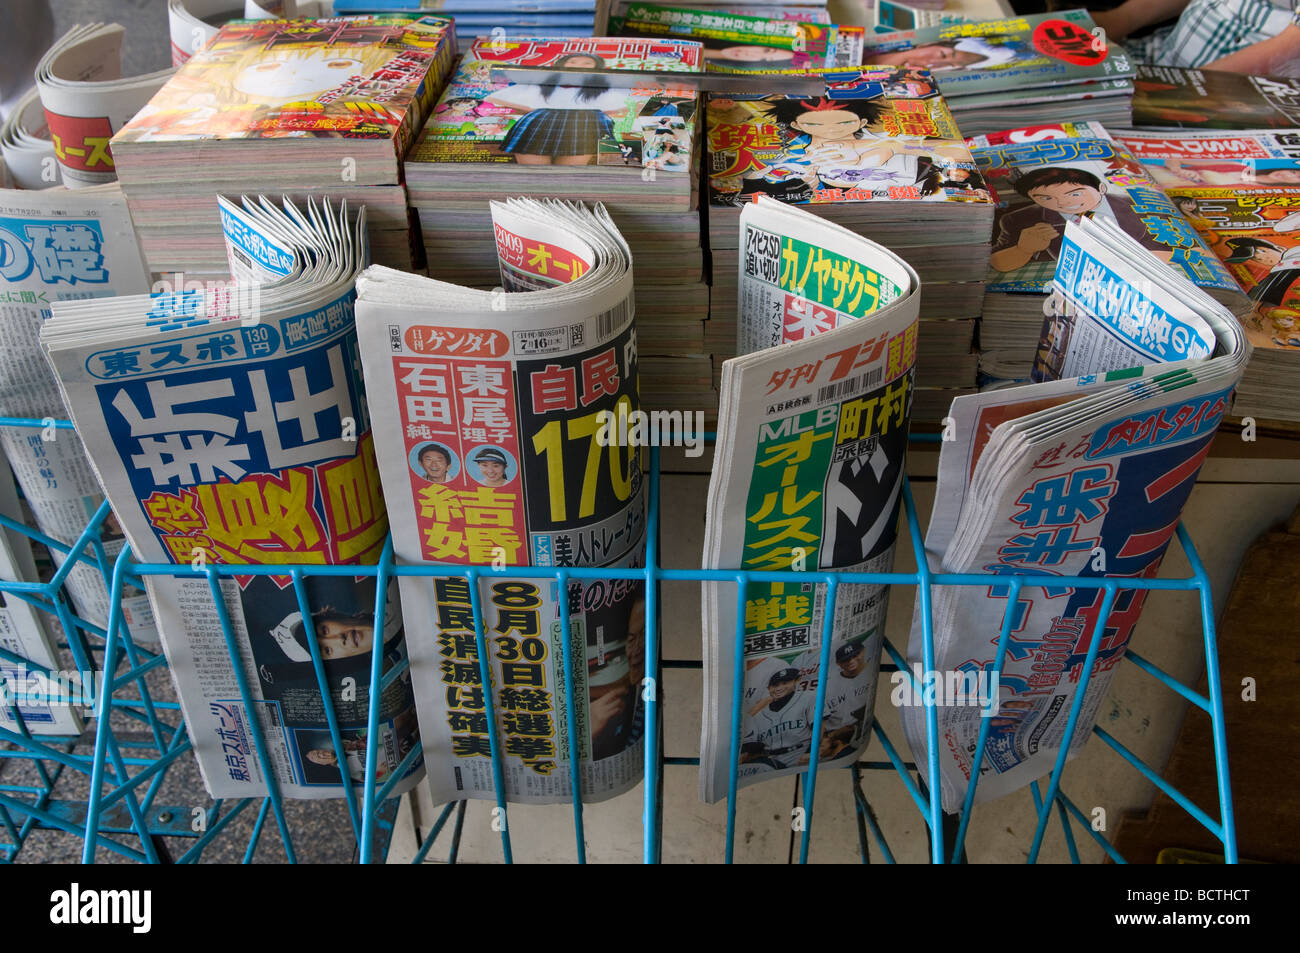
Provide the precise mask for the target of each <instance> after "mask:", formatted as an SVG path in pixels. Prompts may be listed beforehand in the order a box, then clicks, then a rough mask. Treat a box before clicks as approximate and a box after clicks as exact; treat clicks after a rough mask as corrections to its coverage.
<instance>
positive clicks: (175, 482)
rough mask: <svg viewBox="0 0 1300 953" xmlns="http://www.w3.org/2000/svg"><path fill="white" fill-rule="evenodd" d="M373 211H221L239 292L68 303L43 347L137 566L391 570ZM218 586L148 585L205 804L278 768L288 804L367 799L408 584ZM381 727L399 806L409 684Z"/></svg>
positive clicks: (257, 787) (261, 783)
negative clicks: (377, 443) (361, 341)
mask: <svg viewBox="0 0 1300 953" xmlns="http://www.w3.org/2000/svg"><path fill="white" fill-rule="evenodd" d="M364 211H365V210H364V209H362V210H361V211H360V212H359V213H358V214H357V215H355V216H349V215H348V214H347V209H346V206H343V207H337V206H332V205H331V204H330V203H329V202H328V200H326V201H325V202H323V203H317V202H315V201H310V202H308V203H307V205H306V211H305V212H304V211H301V210H300V209H299V208H297V207H296V206H295V205H293V203H291V202H289V201H287V200H286V201H285V202H284V206H283V208H280V207H278V206H276V205H275V204H273V203H271V202H269V201H267V200H266V199H260V200H258V201H246V202H245V203H244V205H243V206H242V207H241V206H238V205H235V204H234V203H231V202H225V201H223V204H222V214H223V216H224V217H225V218H227V219H228V220H229V222H230V225H229V227H228V228H227V233H228V234H229V235H231V236H232V244H231V257H230V263H231V269H232V272H233V274H234V275H235V281H234V282H233V283H232V284H230V285H228V286H227V287H212V286H210V287H208V288H207V289H205V290H204V291H184V292H167V293H157V294H153V295H124V296H120V297H117V298H111V299H107V300H103V301H95V302H75V301H71V302H66V303H62V302H56V303H55V304H54V308H53V310H54V316H53V317H52V318H51V319H50V320H49V321H48V322H46V324H45V326H44V327H43V328H42V330H41V343H42V344H43V345H44V347H45V348H46V350H47V352H48V356H49V360H50V363H51V364H52V365H53V367H54V371H55V373H56V375H57V376H58V379H59V383H60V385H61V386H62V389H63V394H64V398H65V401H66V403H67V408H68V410H69V412H70V413H71V415H72V419H73V422H74V423H75V424H76V427H77V432H78V433H80V434H82V435H83V437H84V439H85V441H86V449H87V451H88V453H89V455H90V459H91V461H92V463H93V465H94V468H95V471H96V473H97V474H98V476H99V478H100V480H101V482H102V484H103V486H104V489H105V491H106V492H107V494H108V498H109V501H110V502H111V503H112V504H113V509H114V512H115V513H116V514H117V516H118V517H119V519H120V520H121V523H122V527H123V529H124V530H125V531H126V534H127V538H128V539H129V540H130V543H131V549H132V552H133V554H134V555H135V557H136V558H137V559H139V560H141V561H144V562H150V563H177V564H180V565H183V566H185V567H186V568H190V567H198V568H202V567H203V566H205V565H208V564H213V563H225V564H242V565H249V566H250V568H252V567H259V568H260V567H264V566H267V565H271V566H276V565H282V564H302V563H306V564H309V565H321V566H328V565H364V564H373V563H375V562H377V561H378V560H379V558H380V555H381V553H382V551H383V547H384V540H385V537H386V535H387V532H388V518H387V515H386V513H385V510H384V502H383V495H382V493H381V492H380V488H379V475H378V472H377V469H376V463H375V449H374V444H373V441H372V439H371V434H370V429H369V422H368V420H367V417H366V404H365V399H364V395H363V391H362V384H361V369H360V368H361V361H360V355H359V354H358V345H357V333H356V326H355V324H354V322H353V301H354V298H355V291H354V287H353V286H354V281H355V278H356V275H357V273H358V272H359V271H360V270H361V267H362V265H363V264H364V247H365V214H364ZM236 242H237V243H238V244H236ZM219 585H220V588H221V594H222V596H223V597H224V598H223V599H222V600H221V601H220V602H217V603H214V600H213V593H212V590H211V589H210V588H209V583H208V581H207V580H206V579H204V578H202V577H199V578H182V577H173V576H150V577H148V578H147V579H146V586H147V588H148V592H149V598H150V600H151V603H152V605H153V608H154V611H155V614H156V616H157V619H158V628H159V631H160V634H161V636H162V640H163V648H164V650H165V651H166V654H167V659H168V662H169V664H170V667H171V671H172V675H173V677H174V679H175V681H176V687H177V693H178V695H179V698H180V704H181V710H182V712H183V713H184V715H185V724H186V726H187V727H188V729H189V733H190V739H191V741H192V742H193V745H194V749H195V751H196V753H197V755H198V760H199V768H200V770H201V772H202V774H203V778H204V782H205V784H206V785H207V788H208V792H209V793H210V794H211V795H212V796H213V797H218V798H220V797H244V796H248V797H254V796H262V795H264V794H265V793H266V791H267V781H268V773H270V774H273V775H274V777H275V779H276V780H277V782H278V785H279V789H280V791H281V792H283V793H285V794H287V795H289V796H293V797H309V798H317V797H331V796H340V795H341V794H343V793H344V792H345V791H348V790H350V788H351V786H352V785H354V784H358V783H359V782H360V781H361V779H362V773H363V768H364V764H363V760H362V755H361V752H363V751H364V750H365V748H366V744H367V741H368V739H367V737H366V724H367V712H368V709H369V704H370V691H371V679H370V670H371V664H372V661H371V660H372V653H377V654H379V655H381V657H382V662H381V664H382V667H383V669H384V670H385V671H386V670H388V669H390V668H392V667H393V666H395V665H397V664H399V663H400V662H401V661H402V659H403V658H404V656H405V645H404V640H403V633H402V615H401V612H400V610H399V608H398V604H397V603H398V598H397V585H396V582H391V581H390V584H389V587H388V590H387V591H386V592H376V584H375V581H374V577H354V576H343V575H330V576H307V577H304V578H303V580H302V581H301V582H298V583H295V582H294V581H293V580H291V579H290V578H289V577H287V576H279V575H273V574H272V575H262V574H258V575H254V574H251V573H250V574H249V575H240V576H230V577H223V578H222V580H221V582H220V583H219ZM378 610H385V611H384V618H383V625H382V627H380V626H379V625H378V623H377V621H376V613H377V611H378ZM377 629H379V631H376V630H377ZM232 653H236V654H237V656H238V658H239V659H240V667H239V668H238V669H236V668H235V667H234V666H232V663H231V654H232ZM241 686H247V687H248V690H249V692H250V693H251V697H252V699H253V700H254V703H255V704H254V710H252V711H250V710H248V708H247V707H246V705H245V704H244V702H243V701H242V699H241ZM325 693H328V694H329V695H330V697H331V698H332V699H333V707H334V710H335V713H336V714H337V730H334V729H331V727H330V725H329V721H328V719H327V717H326V712H325V707H324V704H323V697H324V694H325ZM379 719H380V721H379V734H380V737H378V738H376V739H374V741H375V742H376V744H377V750H378V752H379V758H378V760H377V763H376V764H375V766H374V767H375V774H376V777H377V778H378V779H379V780H380V781H381V782H384V781H386V780H387V779H389V778H391V777H392V776H393V775H394V774H398V773H400V775H401V776H402V778H403V780H402V781H401V782H400V783H399V787H398V788H397V790H398V791H401V790H403V789H404V788H405V787H409V786H411V785H413V784H414V783H415V781H416V779H417V776H418V774H419V755H418V753H416V752H415V751H414V748H415V745H416V742H417V741H418V739H419V732H418V728H417V726H416V719H415V711H414V701H413V697H412V694H411V688H410V683H409V678H408V676H407V674H406V673H403V674H402V675H401V676H399V677H398V678H397V679H396V680H394V681H393V683H392V684H390V685H388V686H387V687H386V688H385V689H384V690H383V698H382V700H381V701H380V703H379ZM408 756H409V757H408Z"/></svg>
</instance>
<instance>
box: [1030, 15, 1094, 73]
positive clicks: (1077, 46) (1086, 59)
mask: <svg viewBox="0 0 1300 953" xmlns="http://www.w3.org/2000/svg"><path fill="white" fill-rule="evenodd" d="M1033 42H1034V49H1036V50H1038V52H1040V53H1042V54H1044V55H1046V56H1050V57H1052V58H1053V59H1057V60H1062V61H1064V62H1066V63H1071V64H1073V65H1074V66H1096V65H1097V64H1098V63H1100V62H1102V61H1103V60H1105V59H1106V56H1107V54H1108V53H1109V52H1110V50H1109V47H1108V43H1107V40H1106V36H1105V34H1104V33H1102V32H1101V31H1100V30H1098V32H1097V33H1096V34H1095V35H1094V34H1092V33H1090V32H1088V31H1087V30H1085V29H1084V28H1083V27H1081V26H1079V25H1078V24H1077V23H1071V22H1070V21H1069V20H1044V21H1043V22H1042V23H1040V24H1038V26H1036V27H1035V28H1034V37H1033Z"/></svg>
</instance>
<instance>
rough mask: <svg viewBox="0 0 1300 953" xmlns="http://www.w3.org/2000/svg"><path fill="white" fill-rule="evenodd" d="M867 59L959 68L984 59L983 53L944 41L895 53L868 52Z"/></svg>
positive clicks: (876, 62)
mask: <svg viewBox="0 0 1300 953" xmlns="http://www.w3.org/2000/svg"><path fill="white" fill-rule="evenodd" d="M866 59H867V60H868V65H872V66H874V65H877V64H880V65H883V66H911V67H915V68H918V69H931V70H942V69H959V68H960V67H962V66H970V65H971V64H972V63H978V62H980V61H981V60H982V59H984V55H983V54H982V53H970V52H967V51H966V50H960V51H959V50H955V49H953V48H952V47H951V46H946V45H944V44H942V43H930V44H928V45H925V46H914V47H912V48H911V49H910V50H899V51H898V52H895V53H878V54H874V55H872V54H868V55H867V57H866Z"/></svg>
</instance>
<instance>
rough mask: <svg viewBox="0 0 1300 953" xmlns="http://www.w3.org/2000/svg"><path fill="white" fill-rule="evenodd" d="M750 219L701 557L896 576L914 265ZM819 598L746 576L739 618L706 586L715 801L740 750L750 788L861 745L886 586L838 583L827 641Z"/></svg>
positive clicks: (704, 774) (912, 347)
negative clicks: (735, 719)
mask: <svg viewBox="0 0 1300 953" xmlns="http://www.w3.org/2000/svg"><path fill="white" fill-rule="evenodd" d="M740 229H741V234H740V249H741V257H740V276H739V277H740V293H739V315H738V325H739V344H740V348H741V350H742V351H747V352H750V353H747V354H744V355H742V356H741V357H738V358H735V359H733V360H730V361H727V362H726V364H724V365H723V376H722V406H721V409H720V410H719V414H718V418H719V430H718V443H717V450H716V452H715V456H714V460H715V463H714V470H713V476H712V479H711V481H710V484H709V500H708V519H707V524H706V529H705V547H706V548H705V553H704V566H705V568H707V569H718V568H723V569H726V568H738V569H747V570H757V571H774V570H796V571H797V570H801V569H808V570H813V571H824V570H827V569H841V570H848V571H853V572H888V571H889V570H890V569H891V568H892V566H893V553H894V540H895V524H896V521H897V516H898V506H899V500H900V498H901V493H902V481H903V471H904V463H905V456H906V450H907V433H908V414H909V408H910V406H911V401H912V384H913V381H914V365H915V362H916V340H917V328H918V325H917V307H918V295H917V291H918V289H919V282H918V279H917V277H916V274H915V272H914V271H912V269H911V268H910V267H909V266H908V265H907V264H905V263H904V262H903V261H902V260H901V259H899V258H897V257H896V256H894V255H893V254H892V253H890V252H889V251H887V250H886V249H884V248H882V247H880V246H879V245H876V244H874V243H873V242H870V241H867V240H866V239H863V238H861V237H859V236H857V235H855V234H854V233H852V232H850V231H848V230H847V229H844V228H840V227H839V226H836V225H833V224H830V223H827V222H825V221H823V220H821V219H819V218H816V217H814V216H812V215H810V214H808V213H806V212H802V211H800V210H798V209H793V208H790V207H789V206H786V205H784V204H782V203H780V202H778V201H776V200H772V199H767V198H760V199H759V201H758V202H757V203H756V204H751V205H747V206H746V207H745V209H744V210H743V212H742V213H741V217H740ZM825 599H826V595H825V587H824V586H821V585H815V584H813V583H804V584H790V583H760V582H753V583H750V584H749V585H748V586H747V587H746V591H745V604H744V618H743V619H739V620H738V619H737V618H736V613H737V597H736V594H735V587H734V586H733V585H723V584H720V583H706V584H705V586H704V619H705V625H706V629H705V638H704V686H705V698H704V726H703V737H702V739H701V770H700V795H701V797H702V798H704V799H705V800H706V801H716V800H718V799H719V798H722V797H725V796H726V794H727V790H728V776H729V765H730V762H731V759H732V757H733V756H735V757H737V758H738V760H739V782H740V784H741V785H745V784H749V783H753V782H756V781H759V780H763V779H765V778H771V777H779V776H782V775H786V774H791V773H794V772H797V771H802V770H805V769H806V767H807V764H808V761H809V758H810V756H811V753H812V750H813V746H814V745H816V746H817V747H818V750H819V751H820V758H821V759H822V760H821V763H822V765H832V764H833V765H839V766H843V765H848V764H850V763H852V760H853V757H854V756H855V755H856V754H857V753H859V752H860V751H861V750H862V749H863V748H864V747H865V746H866V744H867V741H868V740H869V733H870V729H871V724H872V710H873V706H874V702H875V689H876V676H877V673H878V671H879V664H880V649H881V644H882V640H883V638H884V625H885V609H886V603H887V599H888V591H887V589H886V588H885V587H883V586H874V585H862V584H845V585H842V586H839V587H838V592H837V598H836V604H835V614H834V621H833V625H832V629H831V645H830V647H829V649H826V648H825V647H824V646H823V642H822V638H823V637H822V633H823V625H824V622H825V614H826V608H825ZM738 623H740V625H741V626H742V627H743V640H741V641H740V643H739V644H738V636H737V624H738ZM823 653H825V654H826V656H827V658H828V660H829V667H828V668H827V669H825V670H823V669H822V668H821V658H822V656H823ZM737 678H741V679H743V686H742V687H741V691H740V695H741V706H742V710H741V712H740V719H741V722H740V737H739V743H740V749H739V752H733V746H732V738H731V719H732V699H733V697H734V696H733V693H734V691H735V689H736V679H737ZM819 694H820V695H821V696H822V698H823V705H822V709H821V711H820V713H819V712H818V710H817V699H818V697H819ZM819 720H820V725H821V731H820V734H817V732H816V725H817V723H818V721H819Z"/></svg>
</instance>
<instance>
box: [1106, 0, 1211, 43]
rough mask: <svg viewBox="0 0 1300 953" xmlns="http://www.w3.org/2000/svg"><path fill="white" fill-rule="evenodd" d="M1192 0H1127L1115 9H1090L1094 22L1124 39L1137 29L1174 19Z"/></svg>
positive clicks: (1116, 38)
mask: <svg viewBox="0 0 1300 953" xmlns="http://www.w3.org/2000/svg"><path fill="white" fill-rule="evenodd" d="M1190 2H1191V0H1126V2H1125V3H1121V4H1120V5H1119V6H1118V7H1116V8H1115V9H1113V10H1097V11H1092V10H1089V11H1088V15H1089V16H1090V17H1092V20H1093V22H1094V23H1096V24H1097V26H1099V27H1101V28H1102V29H1103V30H1105V31H1106V36H1108V37H1109V38H1110V39H1112V40H1122V39H1124V37H1126V36H1128V35H1129V34H1130V33H1132V32H1134V31H1135V30H1141V29H1142V28H1143V27H1148V26H1151V25H1152V24H1154V23H1163V22H1164V21H1165V20H1172V19H1173V18H1174V17H1176V16H1178V15H1179V14H1180V13H1182V12H1183V10H1184V9H1185V8H1186V7H1187V4H1188V3H1190Z"/></svg>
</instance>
